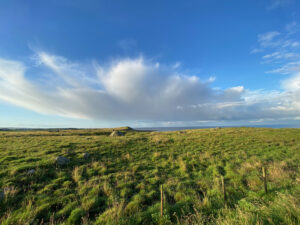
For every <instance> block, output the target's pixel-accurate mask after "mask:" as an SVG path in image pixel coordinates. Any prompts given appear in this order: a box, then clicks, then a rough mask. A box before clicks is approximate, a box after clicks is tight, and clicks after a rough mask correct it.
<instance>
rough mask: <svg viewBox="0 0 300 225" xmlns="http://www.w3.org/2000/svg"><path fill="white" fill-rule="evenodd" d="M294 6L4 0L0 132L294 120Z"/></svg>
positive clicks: (299, 41)
mask: <svg viewBox="0 0 300 225" xmlns="http://www.w3.org/2000/svg"><path fill="white" fill-rule="evenodd" d="M299 13H300V2H299V1H296V0H245V1H240V0H235V1H234V0H233V1H215V0H209V1H208V0H203V1H202V0H201V1H161V0H160V1H121V0H120V1H94V0H88V1H83V0H73V1H71V0H60V1H59V0H49V1H33V0H32V1H30V0H29V1H14V0H9V1H8V0H3V1H1V2H0V28H1V29H0V127H7V126H9V127H111V126H122V125H130V126H135V127H139V126H186V125H188V126H190V125H200V126H201V125H203V126H206V125H254V124H258V125H260V124H287V125H290V126H300V36H299V34H300V20H299V19H300V15H299Z"/></svg>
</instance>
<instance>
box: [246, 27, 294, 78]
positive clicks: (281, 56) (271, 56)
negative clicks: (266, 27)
mask: <svg viewBox="0 0 300 225" xmlns="http://www.w3.org/2000/svg"><path fill="white" fill-rule="evenodd" d="M297 27H298V24H297V23H296V22H295V21H293V22H291V23H289V24H287V25H286V26H285V29H284V30H283V31H282V32H278V31H270V32H266V33H263V34H259V35H258V37H257V43H258V46H257V47H256V48H254V49H253V50H252V51H251V53H252V54H253V53H262V52H263V53H264V55H263V56H262V63H276V64H277V65H282V66H284V64H287V63H289V62H291V61H298V60H300V52H299V49H300V42H299V41H298V40H297V39H295V37H296V35H295V34H296V33H297V31H298V28H297ZM272 71H280V70H272ZM269 72H270V71H269Z"/></svg>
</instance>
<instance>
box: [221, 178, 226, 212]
mask: <svg viewBox="0 0 300 225" xmlns="http://www.w3.org/2000/svg"><path fill="white" fill-rule="evenodd" d="M221 182H222V191H223V197H224V204H225V206H226V205H227V196H226V187H225V182H224V177H223V176H221Z"/></svg>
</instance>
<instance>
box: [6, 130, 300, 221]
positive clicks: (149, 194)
mask: <svg viewBox="0 0 300 225" xmlns="http://www.w3.org/2000/svg"><path fill="white" fill-rule="evenodd" d="M121 130H123V131H124V132H125V136H122V137H109V134H110V132H111V130H110V129H102V130H101V129H98V130H96V129H95V130H63V131H52V132H49V131H26V132H21V131H19V132H16V131H14V132H4V131H3V132H0V190H2V191H4V193H5V197H4V198H2V199H1V200H0V223H1V224H14V225H15V224H147V225H148V224H243V225H244V224H300V130H299V129H265V128H222V129H201V130H187V131H184V132H178V131H175V132H136V131H132V130H129V129H127V128H121ZM85 152H87V153H89V154H90V158H89V159H88V160H85V159H84V158H83V153H85ZM59 155H60V156H65V157H67V158H69V159H70V164H69V165H67V166H64V167H59V166H58V165H56V163H55V158H56V157H57V156H59ZM263 166H265V167H266V168H267V177H268V190H269V191H268V193H267V194H266V193H264V186H263V179H262V172H261V168H262V167H263ZM31 169H34V170H35V173H34V174H32V175H28V174H27V172H28V171H29V170H31ZM221 176H224V178H225V185H226V192H227V197H228V201H227V203H226V204H225V202H224V200H223V194H222V188H221ZM161 184H163V187H164V212H163V214H164V215H163V217H161V216H160V185H161Z"/></svg>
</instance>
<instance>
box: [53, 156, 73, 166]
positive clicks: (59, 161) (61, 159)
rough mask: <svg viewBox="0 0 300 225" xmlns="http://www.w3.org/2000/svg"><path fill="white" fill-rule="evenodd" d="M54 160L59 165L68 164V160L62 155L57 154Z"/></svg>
mask: <svg viewBox="0 0 300 225" xmlns="http://www.w3.org/2000/svg"><path fill="white" fill-rule="evenodd" d="M55 161H56V163H57V164H58V165H59V166H65V165H68V164H69V162H70V160H69V159H68V158H66V157H64V156H58V157H57V158H56V160H55Z"/></svg>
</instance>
